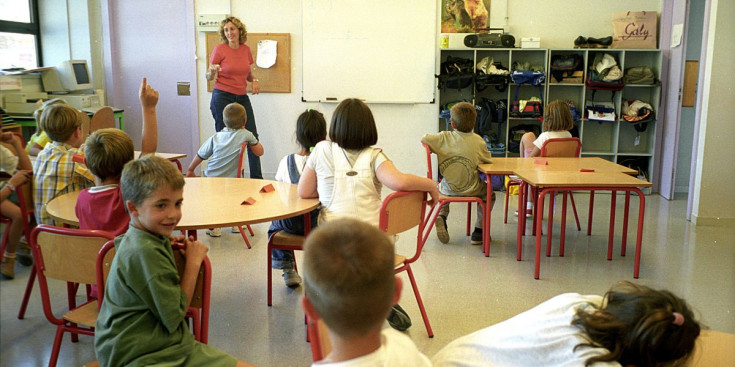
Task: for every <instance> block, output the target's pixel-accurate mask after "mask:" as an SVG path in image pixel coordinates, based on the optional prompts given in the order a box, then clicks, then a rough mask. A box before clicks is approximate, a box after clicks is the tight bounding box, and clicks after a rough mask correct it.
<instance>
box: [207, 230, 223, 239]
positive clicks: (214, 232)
mask: <svg viewBox="0 0 735 367" xmlns="http://www.w3.org/2000/svg"><path fill="white" fill-rule="evenodd" d="M207 235H209V236H210V237H220V236H222V228H214V229H208V230H207Z"/></svg>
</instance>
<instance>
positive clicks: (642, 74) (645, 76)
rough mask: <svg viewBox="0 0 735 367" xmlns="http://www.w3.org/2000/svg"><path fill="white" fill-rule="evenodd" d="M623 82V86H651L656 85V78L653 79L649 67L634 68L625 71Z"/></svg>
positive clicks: (651, 70)
mask: <svg viewBox="0 0 735 367" xmlns="http://www.w3.org/2000/svg"><path fill="white" fill-rule="evenodd" d="M623 82H624V83H625V84H642V85H653V84H655V83H656V78H655V77H654V74H653V69H651V68H650V67H648V66H636V67H632V68H627V69H625V76H623Z"/></svg>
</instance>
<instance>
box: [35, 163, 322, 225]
mask: <svg viewBox="0 0 735 367" xmlns="http://www.w3.org/2000/svg"><path fill="white" fill-rule="evenodd" d="M185 181H186V185H184V204H183V209H182V211H183V213H182V214H183V215H182V217H181V221H179V223H178V225H177V226H176V229H178V230H185V231H188V232H189V235H194V236H196V230H197V229H206V228H218V227H230V226H244V225H248V224H255V223H262V222H269V221H272V220H275V219H283V218H288V217H293V216H296V215H302V214H308V213H309V212H311V211H312V210H314V209H316V208H317V207H318V206H319V199H302V198H300V197H299V195H298V192H297V185H293V184H288V183H283V182H277V181H270V180H257V179H249V178H224V177H187V178H185ZM268 184H271V185H273V187H274V188H275V191H272V192H260V189H261V188H262V187H264V186H266V185H268ZM78 197H79V191H75V192H71V193H67V194H64V195H60V196H57V197H55V198H54V199H52V200H51V201H49V203H48V204H47V205H46V210H47V211H48V214H49V216H51V218H53V219H54V220H56V221H59V222H60V223H64V224H69V225H73V226H76V225H78V224H79V220H78V219H77V216H76V213H75V212H74V207H75V206H76V202H77V198H78ZM250 197H252V198H253V199H255V203H253V204H252V205H241V204H240V203H242V202H243V201H244V200H246V199H248V198H250ZM306 217H309V216H308V215H307V216H306Z"/></svg>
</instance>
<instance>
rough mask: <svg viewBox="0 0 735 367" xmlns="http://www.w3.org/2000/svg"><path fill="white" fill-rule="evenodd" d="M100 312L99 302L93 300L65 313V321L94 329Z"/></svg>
mask: <svg viewBox="0 0 735 367" xmlns="http://www.w3.org/2000/svg"><path fill="white" fill-rule="evenodd" d="M98 310H99V306H97V300H92V301H89V302H87V303H85V304H83V305H81V306H79V307H77V308H75V309H74V310H72V311H69V312H67V313H65V314H64V320H66V321H69V322H73V323H75V324H79V325H83V326H86V327H94V325H95V324H96V323H97V314H98Z"/></svg>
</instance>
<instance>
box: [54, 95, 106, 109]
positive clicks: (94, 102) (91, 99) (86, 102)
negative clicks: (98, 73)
mask: <svg viewBox="0 0 735 367" xmlns="http://www.w3.org/2000/svg"><path fill="white" fill-rule="evenodd" d="M53 97H59V98H61V99H63V100H65V101H66V103H68V104H69V105H70V106H72V107H74V108H76V109H78V110H82V109H85V108H90V107H99V106H100V96H98V95H96V94H87V93H85V94H72V93H69V94H59V95H53Z"/></svg>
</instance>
